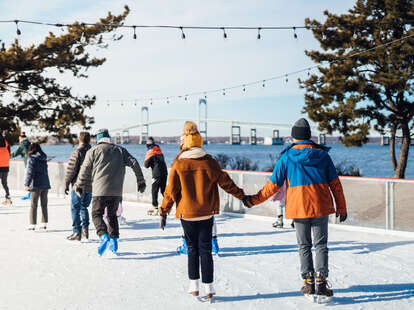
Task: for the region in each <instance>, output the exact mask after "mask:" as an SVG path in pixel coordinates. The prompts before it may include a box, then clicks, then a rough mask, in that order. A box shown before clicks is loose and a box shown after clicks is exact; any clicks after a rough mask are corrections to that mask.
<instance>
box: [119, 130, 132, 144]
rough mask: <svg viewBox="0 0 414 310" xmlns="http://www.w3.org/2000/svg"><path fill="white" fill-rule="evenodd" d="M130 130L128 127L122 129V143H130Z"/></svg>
mask: <svg viewBox="0 0 414 310" xmlns="http://www.w3.org/2000/svg"><path fill="white" fill-rule="evenodd" d="M129 142H130V141H129V130H128V129H124V130H122V135H121V144H129Z"/></svg>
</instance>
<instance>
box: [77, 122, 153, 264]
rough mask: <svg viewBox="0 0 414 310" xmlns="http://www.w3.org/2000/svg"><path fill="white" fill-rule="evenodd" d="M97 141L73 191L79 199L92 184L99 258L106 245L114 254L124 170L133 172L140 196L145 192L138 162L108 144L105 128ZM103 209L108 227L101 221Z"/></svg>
mask: <svg viewBox="0 0 414 310" xmlns="http://www.w3.org/2000/svg"><path fill="white" fill-rule="evenodd" d="M96 141H97V145H95V146H94V147H93V148H91V149H90V150H89V151H88V152H87V153H86V156H85V160H84V161H83V164H82V166H81V168H80V171H79V175H78V178H77V180H76V183H75V185H74V189H75V191H76V192H77V193H78V195H79V196H82V194H83V192H85V190H87V188H88V187H89V186H90V182H92V221H93V224H94V226H95V228H96V233H97V235H98V236H99V239H100V240H101V243H100V245H99V247H98V254H99V255H101V256H102V255H103V254H104V252H105V251H106V249H107V247H108V246H109V249H110V250H111V251H112V253H113V254H115V255H116V254H117V251H118V238H119V224H118V219H117V217H116V211H117V209H118V206H119V201H120V199H121V196H122V189H123V184H124V177H125V167H126V166H128V167H131V168H132V170H133V171H134V173H135V176H136V178H137V184H138V192H140V193H143V192H144V191H145V180H144V177H143V175H142V171H141V167H140V166H139V164H138V161H137V160H136V159H135V158H134V157H133V156H132V155H131V154H129V152H128V151H127V150H126V149H124V148H123V147H121V146H118V145H115V144H112V143H111V138H110V136H109V133H108V130H107V129H100V130H99V131H98V133H97V136H96ZM105 208H107V213H108V223H109V228H107V227H106V224H105V222H104V220H103V215H104V212H105Z"/></svg>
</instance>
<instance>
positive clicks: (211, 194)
mask: <svg viewBox="0 0 414 310" xmlns="http://www.w3.org/2000/svg"><path fill="white" fill-rule="evenodd" d="M202 145H203V139H202V138H201V135H200V133H199V132H198V129H197V125H196V124H195V123H194V122H190V121H187V122H186V123H185V125H184V143H183V147H182V150H181V152H180V153H179V154H178V155H177V157H176V160H175V161H174V163H173V165H172V167H171V171H170V175H169V178H168V185H167V188H166V190H165V193H164V199H163V202H162V205H161V207H160V210H159V211H160V215H161V228H162V229H164V227H165V223H166V218H167V214H168V213H169V212H170V210H171V208H172V206H173V204H174V202H175V203H176V205H177V210H176V218H179V219H181V225H182V227H183V230H184V237H185V240H186V242H187V246H188V277H189V279H190V287H189V290H188V292H189V293H190V294H192V295H194V296H198V295H199V279H200V265H201V276H202V283H203V284H204V288H205V293H206V295H207V297H208V298H212V296H213V295H214V294H215V290H214V287H213V280H214V274H213V270H214V267H213V257H212V254H211V241H212V228H213V216H214V215H215V214H219V213H220V198H219V192H218V185H219V186H220V187H221V188H222V189H223V190H225V191H226V192H227V193H229V194H232V195H233V196H234V197H236V198H238V199H242V198H243V196H244V192H243V190H242V189H241V188H239V187H237V185H236V184H235V183H234V182H233V180H232V179H231V178H230V177H229V175H228V174H227V173H226V172H224V171H223V170H222V169H221V167H220V165H219V164H218V162H217V161H216V160H215V159H214V158H213V157H211V156H210V155H208V154H206V152H205V151H204V150H203V149H202V148H201V147H202Z"/></svg>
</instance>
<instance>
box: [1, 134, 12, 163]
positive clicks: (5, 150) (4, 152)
mask: <svg viewBox="0 0 414 310" xmlns="http://www.w3.org/2000/svg"><path fill="white" fill-rule="evenodd" d="M4 142H5V146H3V147H0V167H9V166H10V145H9V143H8V142H7V140H6V139H4Z"/></svg>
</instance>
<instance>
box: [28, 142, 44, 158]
mask: <svg viewBox="0 0 414 310" xmlns="http://www.w3.org/2000/svg"><path fill="white" fill-rule="evenodd" d="M41 151H42V149H41V148H40V145H39V143H32V144H30V146H29V150H28V151H27V155H29V156H32V155H34V154H36V153H38V152H41Z"/></svg>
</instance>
